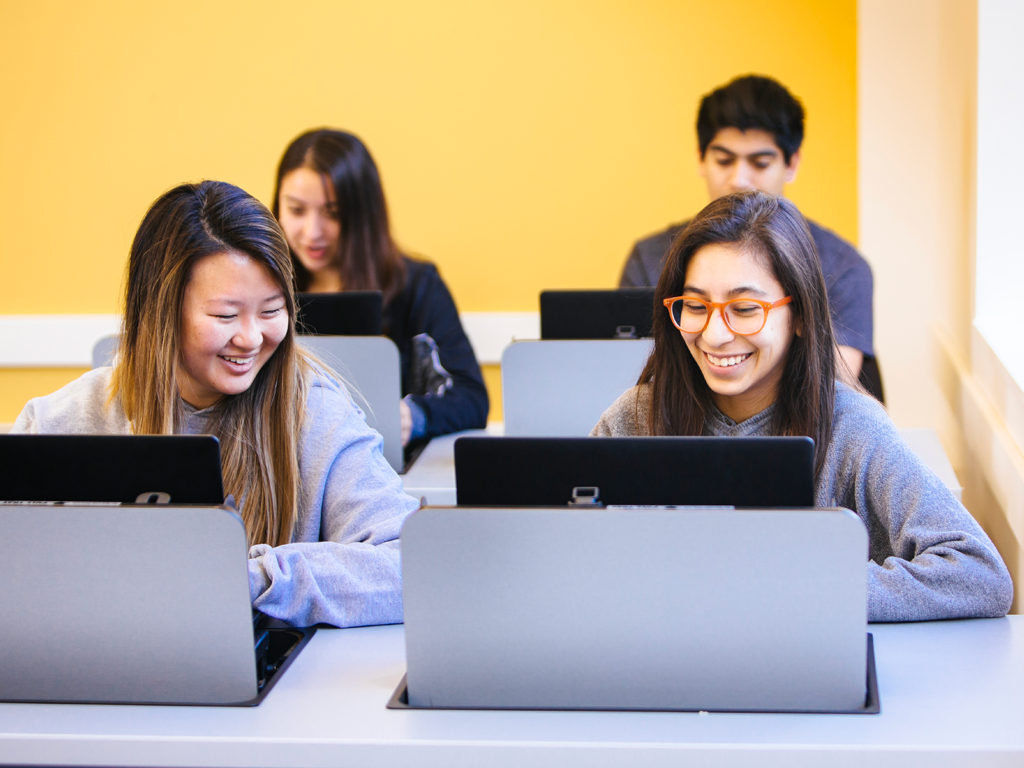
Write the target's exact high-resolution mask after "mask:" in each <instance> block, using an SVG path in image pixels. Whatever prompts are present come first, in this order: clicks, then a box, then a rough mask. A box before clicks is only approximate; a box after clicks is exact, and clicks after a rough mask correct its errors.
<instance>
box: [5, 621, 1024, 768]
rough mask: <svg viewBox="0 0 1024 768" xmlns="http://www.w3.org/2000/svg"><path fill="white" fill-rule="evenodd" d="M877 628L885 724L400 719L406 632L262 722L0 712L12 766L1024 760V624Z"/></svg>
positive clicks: (404, 715) (167, 714) (315, 651)
mask: <svg viewBox="0 0 1024 768" xmlns="http://www.w3.org/2000/svg"><path fill="white" fill-rule="evenodd" d="M869 629H870V631H871V632H873V633H874V637H875V653H876V659H877V666H878V683H879V689H880V692H881V701H882V713H881V714H880V715H764V714H760V715H749V714H748V715H743V714H697V713H663V712H652V713H635V712H466V711H462V712H459V711H436V712H428V711H409V710H406V711H395V710H388V709H386V708H385V704H386V703H387V701H388V698H389V697H390V696H391V693H392V691H393V690H394V688H395V686H396V685H397V684H398V682H399V680H400V679H401V677H402V674H403V672H404V668H405V664H404V657H405V654H404V645H403V633H402V627H401V626H390V627H367V628H361V629H345V630H321V631H320V632H318V633H317V634H316V635H315V636H314V637H313V639H312V641H311V642H310V644H309V646H308V647H307V648H306V649H305V650H304V651H303V652H302V655H301V656H299V657H298V658H297V659H296V660H295V663H294V664H293V665H292V667H291V668H290V669H289V670H288V672H287V674H286V675H285V676H284V677H283V678H282V680H281V681H280V682H279V683H278V685H277V686H276V687H275V688H274V690H273V691H271V692H270V694H269V696H268V697H267V698H266V700H265V701H264V702H263V704H262V705H261V706H259V707H257V708H255V709H231V708H193V707H125V706H107V705H94V706H83V705H51V704H0V763H2V764H6V765H10V764H28V763H31V764H40V765H57V764H75V765H180V766H198V765H206V766H212V765H223V766H278V765H280V766H285V765H306V766H319V765H324V766H326V765H346V766H363V765H367V766H368V765H373V766H402V767H403V768H405V767H407V766H410V765H417V766H449V767H453V768H454V767H457V766H482V765H488V766H501V765H530V766H531V768H543V767H544V766H564V765H593V766H620V765H621V766H627V765H628V766H637V765H650V766H668V765H681V764H683V761H685V764H687V765H716V766H754V765H756V766H819V765H842V766H848V765H861V764H863V765H870V766H872V768H878V767H879V766H899V767H900V768H906V766H907V765H909V764H912V763H916V762H920V761H921V759H922V758H924V759H927V760H928V765H929V766H930V768H931V767H932V766H947V765H948V766H957V767H958V768H959V767H960V766H963V765H976V764H984V765H1007V766H1009V765H1015V766H1019V765H1021V764H1022V763H1024V725H1022V724H1024V695H1022V693H1024V617H1016V616H1015V617H1008V618H1005V619H987V620H975V621H950V622H931V623H921V624H902V625H900V624H877V625H870V627H869ZM908 753H911V754H908Z"/></svg>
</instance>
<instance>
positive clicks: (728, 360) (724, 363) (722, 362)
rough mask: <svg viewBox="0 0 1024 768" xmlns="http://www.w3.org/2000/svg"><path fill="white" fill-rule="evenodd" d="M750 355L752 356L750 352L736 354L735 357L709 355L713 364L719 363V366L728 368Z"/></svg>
mask: <svg viewBox="0 0 1024 768" xmlns="http://www.w3.org/2000/svg"><path fill="white" fill-rule="evenodd" d="M748 357H750V353H749V352H748V353H747V354H745V355H735V356H733V357H712V356H711V355H708V360H709V361H711V364H712V365H717V366H718V367H719V368H728V367H729V366H732V365H736V364H738V363H742V362H743V361H744V360H746V359H747V358H748Z"/></svg>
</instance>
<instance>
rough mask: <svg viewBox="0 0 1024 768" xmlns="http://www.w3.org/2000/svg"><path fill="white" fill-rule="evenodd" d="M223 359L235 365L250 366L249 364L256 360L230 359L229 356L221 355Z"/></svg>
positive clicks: (250, 358)
mask: <svg viewBox="0 0 1024 768" xmlns="http://www.w3.org/2000/svg"><path fill="white" fill-rule="evenodd" d="M221 359H223V360H227V361H228V362H229V363H234V364H235V365H248V364H249V363H251V362H252V361H253V360H255V359H256V358H254V357H228V356H227V355H221Z"/></svg>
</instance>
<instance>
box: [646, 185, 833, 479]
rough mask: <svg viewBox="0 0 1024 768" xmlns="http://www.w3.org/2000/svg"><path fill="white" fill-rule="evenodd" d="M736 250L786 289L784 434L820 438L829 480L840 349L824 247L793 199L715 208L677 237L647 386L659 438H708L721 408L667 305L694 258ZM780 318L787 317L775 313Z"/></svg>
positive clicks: (729, 202) (744, 198)
mask: <svg viewBox="0 0 1024 768" xmlns="http://www.w3.org/2000/svg"><path fill="white" fill-rule="evenodd" d="M715 244H729V245H734V246H736V247H739V248H742V249H743V250H745V251H746V252H747V253H749V254H751V255H752V256H754V257H755V258H757V259H759V260H760V261H761V262H762V263H763V264H764V265H765V267H767V268H768V270H769V271H770V272H771V273H772V275H773V276H774V277H775V279H776V280H778V281H779V284H780V285H781V286H782V292H783V295H784V296H792V297H793V301H792V302H791V303H790V304H789V305H788V306H789V308H790V311H791V312H792V313H793V326H792V327H793V329H794V331H796V330H799V335H794V336H793V338H792V340H791V342H790V345H789V350H788V352H787V354H786V360H785V362H784V367H783V371H782V379H781V381H780V382H779V390H778V397H777V399H776V401H775V412H774V414H773V420H772V428H771V430H772V434H774V435H806V436H808V437H810V438H812V439H813V440H814V444H815V467H816V470H815V471H816V474H820V472H821V468H822V466H823V463H824V459H825V452H826V451H827V449H828V444H829V442H830V440H831V437H832V411H833V407H834V405H835V376H836V374H835V366H836V355H837V352H836V345H835V337H834V336H833V334H832V321H831V319H830V318H829V310H828V298H827V295H826V292H825V280H824V278H823V277H822V275H821V265H820V263H819V260H818V254H817V251H816V250H815V248H814V241H813V240H812V239H811V234H810V231H809V230H808V229H807V224H806V222H805V221H804V218H803V216H802V215H801V214H800V212H799V211H798V210H797V209H796V206H794V205H793V204H792V203H791V202H789V201H788V200H786V199H785V198H783V197H776V196H775V195H769V194H766V193H764V192H758V191H756V190H751V191H744V192H737V193H735V194H731V195H726V196H725V197H721V198H719V199H717V200H715V201H714V202H712V203H710V204H709V205H708V206H707V207H706V208H705V209H704V210H703V211H701V212H700V213H699V214H697V216H696V217H695V218H694V219H693V221H692V222H690V225H689V226H688V227H687V228H686V229H685V230H683V231H682V232H681V233H680V234H679V236H678V237H677V238H676V240H675V242H674V243H673V244H672V247H671V248H670V249H669V252H668V254H667V255H666V257H665V266H664V268H663V269H662V272H661V279H660V280H659V281H658V286H657V288H656V289H655V297H654V307H655V313H654V334H653V335H654V351H653V352H652V353H651V357H650V358H649V359H648V361H647V365H646V366H645V367H644V370H643V373H641V374H640V379H639V381H638V382H637V383H638V384H645V383H648V384H650V385H651V387H652V392H651V394H652V398H651V406H650V413H649V414H648V423H649V424H650V425H651V431H652V434H654V435H701V434H703V432H704V421H705V417H706V416H707V414H708V412H709V411H710V410H711V408H712V407H713V400H712V392H711V389H710V388H709V387H708V384H707V382H706V381H705V379H704V375H703V374H702V373H701V370H700V367H699V366H698V365H697V362H696V361H695V360H694V359H693V355H692V354H691V353H690V350H689V348H688V347H687V345H686V342H685V341H684V340H683V339H682V338H681V337H680V334H679V331H678V330H677V329H676V327H675V326H674V325H673V324H672V321H671V319H670V318H669V313H668V312H666V311H665V308H664V306H663V305H662V301H663V300H664V299H666V298H669V297H673V296H679V295H681V294H682V293H683V287H684V286H685V284H686V270H687V268H688V267H689V264H690V261H691V260H692V259H693V257H694V255H695V254H696V253H697V252H698V251H700V250H701V249H702V248H705V247H706V246H709V245H715ZM775 311H778V310H775Z"/></svg>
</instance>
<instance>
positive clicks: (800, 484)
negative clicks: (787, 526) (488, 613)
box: [455, 437, 814, 507]
mask: <svg viewBox="0 0 1024 768" xmlns="http://www.w3.org/2000/svg"><path fill="white" fill-rule="evenodd" d="M455 486H456V498H457V500H458V504H459V505H460V506H463V505H494V506H561V505H565V504H568V503H569V502H570V501H571V500H572V499H573V489H583V488H597V489H598V490H597V494H598V502H599V503H601V504H604V505H686V506H689V505H694V506H709V505H710V506H718V505H724V506H734V507H810V506H813V505H814V441H812V440H811V439H810V438H809V437H601V438H596V437H461V438H459V439H458V440H456V441H455ZM586 493H587V492H585V491H582V490H581V491H578V492H577V495H578V496H579V497H583V496H584V495H585V494H586Z"/></svg>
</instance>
